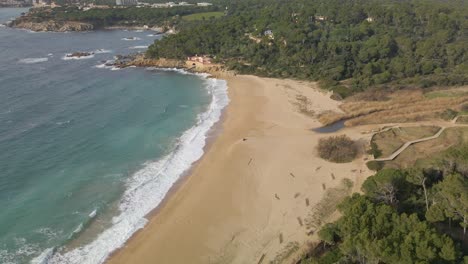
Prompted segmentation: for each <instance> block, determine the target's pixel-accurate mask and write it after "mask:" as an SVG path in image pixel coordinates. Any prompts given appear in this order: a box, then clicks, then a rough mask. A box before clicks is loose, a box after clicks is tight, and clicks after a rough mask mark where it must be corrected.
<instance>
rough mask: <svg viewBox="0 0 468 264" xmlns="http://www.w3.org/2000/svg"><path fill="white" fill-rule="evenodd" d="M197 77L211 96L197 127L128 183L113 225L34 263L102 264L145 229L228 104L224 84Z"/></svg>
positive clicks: (196, 154) (200, 151)
mask: <svg viewBox="0 0 468 264" xmlns="http://www.w3.org/2000/svg"><path fill="white" fill-rule="evenodd" d="M169 70H174V69H169ZM177 71H178V72H181V73H184V74H189V73H187V72H185V71H180V70H177ZM197 75H198V76H200V77H202V78H203V79H204V82H205V85H206V86H205V87H206V89H207V90H208V93H209V94H211V97H212V100H211V103H210V105H209V106H208V109H207V110H206V111H205V112H203V113H201V114H199V115H198V117H197V123H196V125H194V126H193V127H192V128H190V129H189V130H187V131H185V132H184V133H183V135H182V136H181V137H180V138H179V140H178V143H177V145H176V147H175V149H174V151H172V152H171V153H170V154H169V155H167V156H165V157H163V158H162V159H160V160H158V161H156V162H150V163H147V164H145V166H144V168H143V169H141V170H139V171H138V172H136V173H135V174H134V175H133V176H132V177H131V178H129V179H128V180H127V182H126V187H127V188H126V191H125V192H124V194H123V197H122V198H121V201H120V205H119V209H120V213H119V215H117V216H115V217H114V218H113V219H112V226H111V227H110V228H108V229H106V230H105V231H103V232H102V233H101V234H100V235H99V236H98V237H97V238H96V239H95V240H94V241H93V242H91V243H90V244H88V245H85V246H83V247H79V248H76V249H74V250H71V251H68V252H66V253H63V254H60V253H58V252H57V253H54V254H52V255H51V254H50V252H51V250H50V249H48V252H47V253H46V252H44V254H42V255H41V256H40V257H42V258H43V257H46V258H47V259H42V260H39V259H37V258H36V259H35V260H33V261H34V262H33V263H48V264H56V263H57V264H58V263H61V264H62V263H67V264H75V263H80V264H99V263H103V262H104V261H105V259H106V258H107V257H108V256H109V254H110V253H112V252H113V251H114V250H116V249H118V248H120V247H122V246H123V245H124V243H125V242H126V241H127V240H128V239H129V238H130V237H131V236H132V234H133V233H135V232H136V231H137V230H139V229H140V228H142V227H144V226H145V224H146V223H147V222H148V220H147V219H146V218H145V216H146V215H147V214H148V213H150V212H151V210H153V209H154V208H156V207H157V206H158V205H159V204H160V203H161V201H162V200H163V198H164V197H165V196H166V194H167V192H168V191H169V189H170V188H171V187H172V185H173V184H174V183H175V182H176V181H177V180H178V179H179V177H180V176H181V175H182V174H183V173H184V172H185V171H187V170H188V169H189V168H190V166H191V165H192V164H193V163H194V162H196V161H197V160H198V159H200V158H201V157H202V155H203V153H204V151H203V148H204V146H205V143H206V137H207V133H208V132H209V130H210V129H211V127H212V126H213V125H214V124H215V123H216V122H218V121H219V119H220V117H221V114H222V110H223V109H224V107H226V106H227V104H228V103H229V98H228V94H227V83H226V81H224V80H218V79H211V78H207V77H208V75H207V74H197Z"/></svg>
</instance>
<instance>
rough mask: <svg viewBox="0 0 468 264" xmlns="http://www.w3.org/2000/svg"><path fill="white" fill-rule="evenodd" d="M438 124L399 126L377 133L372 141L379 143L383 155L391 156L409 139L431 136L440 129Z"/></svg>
mask: <svg viewBox="0 0 468 264" xmlns="http://www.w3.org/2000/svg"><path fill="white" fill-rule="evenodd" d="M439 129H440V128H439V127H436V126H421V127H401V128H400V127H397V128H392V129H390V130H387V131H385V132H382V133H378V134H375V135H374V137H373V138H372V142H373V143H375V144H377V147H378V149H379V150H380V151H381V157H387V156H390V155H391V154H392V153H393V152H394V151H396V150H397V149H398V148H400V147H401V146H402V145H403V144H405V143H406V142H408V141H412V140H415V139H419V138H425V137H430V136H432V135H434V134H435V133H437V131H439Z"/></svg>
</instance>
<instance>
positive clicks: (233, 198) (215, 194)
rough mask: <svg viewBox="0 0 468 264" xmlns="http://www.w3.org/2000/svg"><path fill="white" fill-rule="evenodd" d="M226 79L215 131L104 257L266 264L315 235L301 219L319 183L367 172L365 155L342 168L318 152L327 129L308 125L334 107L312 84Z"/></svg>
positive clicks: (356, 134) (351, 132) (319, 192)
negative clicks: (145, 217)
mask: <svg viewBox="0 0 468 264" xmlns="http://www.w3.org/2000/svg"><path fill="white" fill-rule="evenodd" d="M225 79H226V80H227V81H228V86H229V97H230V100H231V102H230V104H229V106H228V107H227V109H226V112H225V116H224V120H223V122H222V124H220V125H219V128H218V129H219V131H218V132H217V135H218V136H217V137H216V139H214V141H213V142H212V143H211V144H210V147H209V148H208V149H207V151H206V153H205V155H204V156H203V158H202V159H201V160H200V161H199V162H198V163H197V164H196V165H195V166H194V168H193V169H192V170H191V172H190V174H189V175H188V176H187V177H186V178H185V179H184V180H183V181H182V182H181V183H180V186H178V188H177V190H176V191H174V192H173V193H172V194H171V195H170V197H169V198H168V199H167V200H166V202H165V203H164V204H163V205H162V206H161V208H159V209H158V212H157V213H155V214H153V215H152V216H151V217H150V222H149V223H148V224H147V225H146V227H145V228H144V229H143V230H142V231H140V232H138V233H136V234H135V235H134V237H133V238H132V239H131V240H130V241H128V242H127V244H126V245H125V247H124V248H122V249H121V250H119V251H117V252H116V253H115V254H113V255H112V257H111V258H110V259H109V260H108V263H112V264H117V263H118V264H123V263H138V264H145V263H161V264H166V263H167V264H169V263H170V264H178V263H191V264H195V263H203V264H206V263H258V262H259V260H260V259H261V258H262V256H263V261H262V263H269V262H270V261H272V260H274V259H275V258H276V257H277V255H278V253H279V252H280V251H281V250H282V249H283V248H284V247H285V246H286V245H287V244H288V243H290V242H297V243H298V244H299V245H301V247H305V245H306V243H307V241H313V240H314V239H315V240H316V239H317V238H316V234H314V235H312V236H309V235H307V231H308V230H306V227H305V226H303V225H301V224H300V223H298V218H301V219H304V218H306V217H307V215H308V214H309V213H310V211H311V210H312V208H313V206H314V204H316V203H317V202H318V201H319V200H320V199H321V197H322V196H323V194H324V192H325V191H324V189H323V188H324V186H326V188H331V187H334V186H337V185H338V184H339V183H340V180H341V179H343V178H349V179H351V180H352V181H353V182H354V183H355V186H358V187H355V189H358V188H359V185H360V183H361V182H362V180H363V179H365V177H366V176H368V175H370V174H372V173H371V172H369V171H368V169H367V167H366V166H365V161H364V156H362V157H360V158H358V159H356V160H355V161H353V162H351V163H346V164H335V163H330V162H327V161H325V160H322V159H320V158H319V157H318V156H317V153H316V149H315V147H316V145H317V143H318V140H319V139H320V138H321V137H327V136H330V134H318V133H316V132H313V131H311V129H312V128H315V127H319V126H320V123H319V122H318V121H317V119H316V117H315V116H316V114H318V113H320V112H322V111H327V110H333V111H340V110H339V109H338V106H339V103H338V102H337V101H334V100H331V99H330V98H329V97H330V94H326V93H324V92H323V91H319V90H318V89H317V86H316V84H314V83H307V82H299V81H293V80H279V79H268V78H259V77H255V76H242V75H238V76H225ZM344 133H346V134H347V135H348V136H350V137H351V138H353V139H361V138H363V137H366V135H362V134H361V133H360V130H358V129H350V128H346V129H344V130H342V131H340V132H339V133H337V134H344ZM331 174H333V175H334V176H333V177H331ZM333 178H334V179H333ZM306 199H308V200H309V201H310V204H309V206H307V204H306V202H305V201H306ZM280 236H282V238H283V241H282V243H280V239H279V237H280ZM292 258H293V256H291V257H290V258H289V259H288V262H286V263H289V262H290V261H291V260H290V259H292Z"/></svg>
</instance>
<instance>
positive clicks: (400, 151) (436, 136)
mask: <svg viewBox="0 0 468 264" xmlns="http://www.w3.org/2000/svg"><path fill="white" fill-rule="evenodd" d="M459 117H460V116H456V117H455V118H454V119H452V120H451V121H450V123H452V124H451V125H449V126H442V127H441V128H440V129H439V131H437V133H435V134H434V135H433V136H430V137H425V138H420V139H415V140H411V141H408V142H406V143H405V144H403V146H401V147H400V148H398V149H397V150H396V151H395V152H393V153H392V154H391V155H390V156H388V157H386V158H378V159H374V160H375V161H391V160H394V159H395V158H396V157H398V155H400V154H401V153H402V152H403V151H405V149H407V148H408V147H409V146H411V145H413V144H416V143H420V142H424V141H428V140H433V139H436V138H438V137H440V135H442V133H443V132H444V131H445V129H446V128H448V127H466V126H467V125H463V124H458V125H457V124H456V123H457V120H458V118H459ZM396 127H400V126H392V127H387V128H386V129H384V130H381V131H379V132H378V133H382V132H385V131H388V130H390V129H392V128H396ZM378 133H376V134H378Z"/></svg>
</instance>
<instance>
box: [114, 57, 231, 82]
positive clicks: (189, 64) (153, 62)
mask: <svg viewBox="0 0 468 264" xmlns="http://www.w3.org/2000/svg"><path fill="white" fill-rule="evenodd" d="M112 66H114V67H116V68H127V67H131V66H135V67H153V68H161V69H167V68H176V69H182V70H186V71H188V72H193V73H208V74H210V75H211V76H213V77H215V78H216V77H221V76H226V75H234V72H232V71H229V70H227V69H226V68H225V67H224V65H223V64H217V63H212V64H203V63H198V62H193V61H185V60H175V59H165V58H159V59H154V58H148V57H146V56H145V54H141V53H140V54H131V55H126V56H121V55H119V56H116V59H115V61H114V63H113V64H112Z"/></svg>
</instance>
